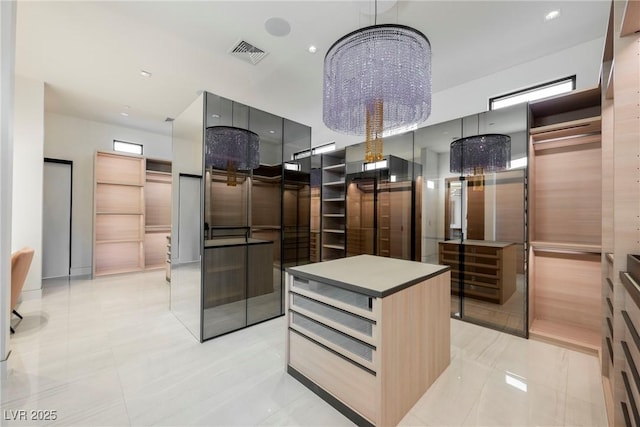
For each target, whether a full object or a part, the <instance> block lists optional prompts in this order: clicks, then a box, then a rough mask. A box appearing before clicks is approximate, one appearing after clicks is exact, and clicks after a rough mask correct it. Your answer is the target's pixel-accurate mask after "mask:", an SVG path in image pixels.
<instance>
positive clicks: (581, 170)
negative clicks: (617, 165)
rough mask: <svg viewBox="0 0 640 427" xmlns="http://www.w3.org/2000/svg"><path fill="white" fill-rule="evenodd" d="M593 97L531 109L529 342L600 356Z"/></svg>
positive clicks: (597, 137)
mask: <svg viewBox="0 0 640 427" xmlns="http://www.w3.org/2000/svg"><path fill="white" fill-rule="evenodd" d="M600 98H601V95H600V90H599V89H593V90H588V91H582V92H575V93H572V94H570V95H567V96H563V97H559V98H552V99H549V100H544V101H538V102H535V103H532V104H531V107H530V108H531V113H532V128H531V129H530V146H529V152H530V157H529V192H528V193H529V209H530V215H529V241H530V246H529V247H530V251H529V254H528V256H529V258H528V261H529V268H528V270H529V335H530V337H533V338H538V339H542V340H547V341H549V340H550V341H553V342H555V343H559V344H564V345H567V346H571V347H578V348H580V349H583V350H588V351H593V352H598V351H600V348H601V304H602V296H601V285H600V282H601V279H600V277H601V263H600V260H601V258H600V257H601V255H600V253H601V242H602V240H601V238H602V196H601V194H602V193H601V191H602V190H601V188H602V145H601V138H602V137H601V117H600V102H601V99H600Z"/></svg>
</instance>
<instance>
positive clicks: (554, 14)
mask: <svg viewBox="0 0 640 427" xmlns="http://www.w3.org/2000/svg"><path fill="white" fill-rule="evenodd" d="M558 16H560V11H559V10H552V11H551V12H549V13H547V15H546V16H545V17H544V20H545V21H551V20H552V19H556V18H557V17H558Z"/></svg>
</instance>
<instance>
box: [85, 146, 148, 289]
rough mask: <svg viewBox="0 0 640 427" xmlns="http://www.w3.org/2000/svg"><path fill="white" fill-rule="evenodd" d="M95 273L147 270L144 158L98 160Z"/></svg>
mask: <svg viewBox="0 0 640 427" xmlns="http://www.w3.org/2000/svg"><path fill="white" fill-rule="evenodd" d="M94 167H95V169H94V170H95V188H94V194H95V196H94V203H95V207H94V212H95V218H94V250H93V274H94V275H95V276H101V275H105V274H115V273H125V272H133V271H140V270H142V269H144V246H143V245H144V176H145V175H144V172H145V161H144V158H143V157H133V156H120V155H117V154H111V153H103V152H98V153H97V154H96V158H95V165H94Z"/></svg>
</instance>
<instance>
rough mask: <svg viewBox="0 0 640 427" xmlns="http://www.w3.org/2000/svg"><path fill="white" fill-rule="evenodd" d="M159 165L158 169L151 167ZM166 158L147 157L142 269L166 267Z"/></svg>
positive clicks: (168, 193) (168, 213) (168, 222)
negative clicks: (143, 264)
mask: <svg viewBox="0 0 640 427" xmlns="http://www.w3.org/2000/svg"><path fill="white" fill-rule="evenodd" d="M150 168H155V169H161V170H154V169H150ZM170 168H171V164H170V163H169V162H158V161H150V160H148V161H147V171H146V182H145V188H144V201H145V236H144V257H145V269H147V270H150V269H164V268H166V252H167V236H169V235H170V234H171V173H170V172H166V170H167V169H169V170H170Z"/></svg>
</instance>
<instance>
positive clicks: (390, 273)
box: [287, 255, 450, 298]
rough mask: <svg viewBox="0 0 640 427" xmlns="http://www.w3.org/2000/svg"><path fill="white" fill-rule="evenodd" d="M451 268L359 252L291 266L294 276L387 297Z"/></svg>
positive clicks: (289, 269) (369, 294)
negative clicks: (351, 255)
mask: <svg viewBox="0 0 640 427" xmlns="http://www.w3.org/2000/svg"><path fill="white" fill-rule="evenodd" d="M449 269H450V267H449V266H446V265H434V264H425V263H421V262H416V261H406V260H401V259H395V258H386V257H379V256H373V255H358V256H354V257H348V258H340V259H336V260H332V261H325V262H319V263H315V264H307V265H303V266H298V267H290V268H287V272H288V273H291V274H292V275H294V276H297V277H301V278H304V279H308V280H317V281H320V282H323V283H328V284H331V285H333V286H337V287H340V288H343V289H347V290H351V291H354V292H358V293H361V294H364V295H368V296H372V297H377V298H383V297H386V296H388V295H391V294H393V293H396V292H398V291H400V290H402V289H405V288H408V287H409V286H412V285H414V284H416V283H419V282H422V281H424V280H427V279H430V278H431V277H434V276H437V275H439V274H442V273H444V272H445V271H448V270H449Z"/></svg>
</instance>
